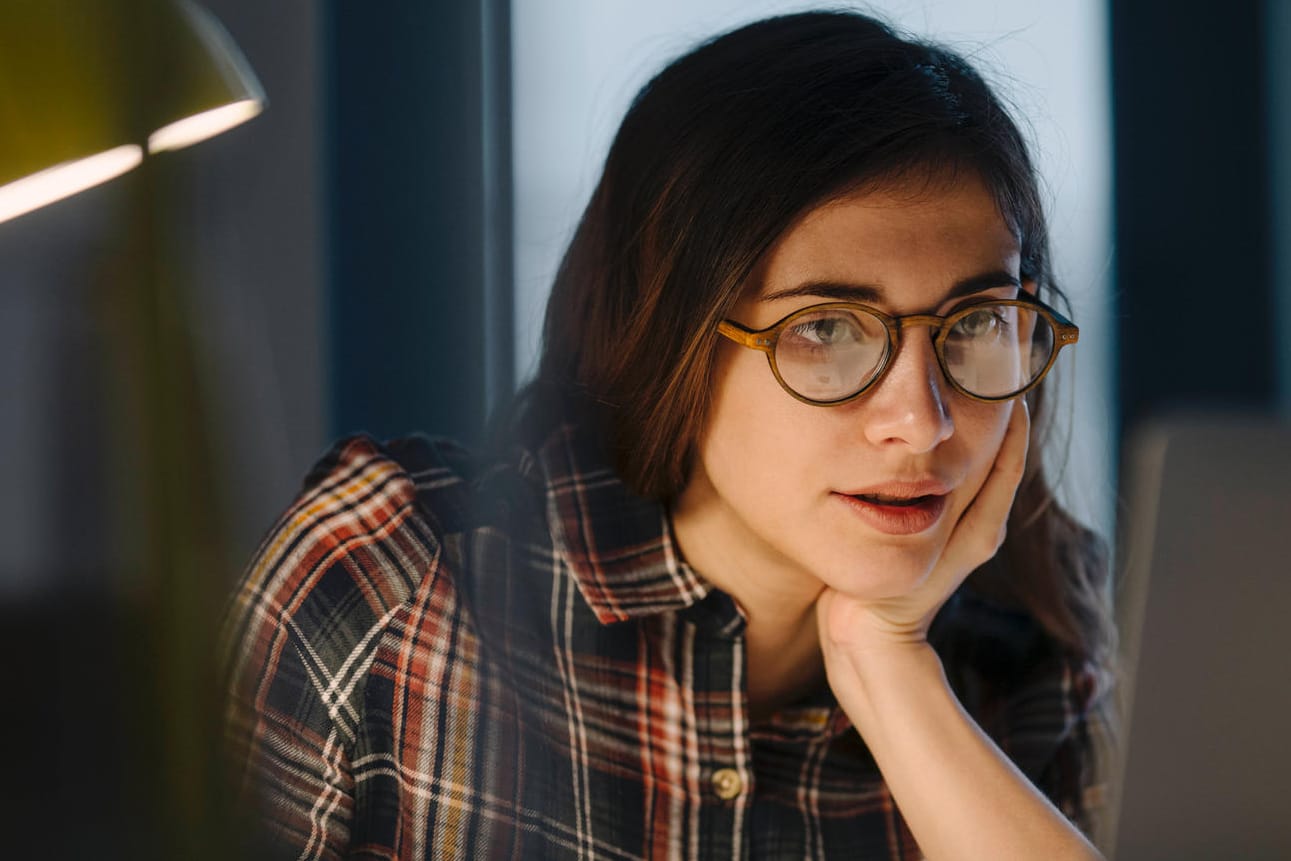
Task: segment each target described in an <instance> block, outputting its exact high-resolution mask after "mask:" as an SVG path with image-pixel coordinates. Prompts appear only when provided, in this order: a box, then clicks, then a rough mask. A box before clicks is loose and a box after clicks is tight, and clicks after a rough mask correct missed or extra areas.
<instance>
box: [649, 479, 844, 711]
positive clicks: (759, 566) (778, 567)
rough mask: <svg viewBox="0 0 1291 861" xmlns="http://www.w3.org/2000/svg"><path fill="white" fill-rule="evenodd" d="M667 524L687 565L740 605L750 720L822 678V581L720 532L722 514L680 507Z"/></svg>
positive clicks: (809, 688)
mask: <svg viewBox="0 0 1291 861" xmlns="http://www.w3.org/2000/svg"><path fill="white" fill-rule="evenodd" d="M672 529H673V535H674V538H675V539H676V542H677V545H678V549H679V550H680V551H681V554H682V556H684V557H685V559H686V561H687V563H688V564H689V565H690V566H691V567H692V568H694V569H695V571H696V572H698V573H699V574H700V575H701V576H702V577H703V578H704V579H705V580H707V581H708V582H709V583H712V584H713V585H714V586H716V587H717V588H719V589H721V590H722V591H723V592H725V593H726V594H728V595H730V596H731V598H733V599H734V600H735V602H736V603H737V604H738V605H739V606H740V609H741V610H742V611H743V613H744V617H745V620H746V624H745V629H744V641H745V654H746V667H747V671H746V689H747V694H748V702H749V709H750V713H751V717H752V718H753V719H754V720H757V719H760V718H764V717H766V716H768V715H770V714H772V713H773V712H775V711H776V710H778V709H779V708H782V707H783V706H786V705H789V704H791V703H793V702H795V701H796V700H799V699H801V698H802V697H804V696H806V695H807V694H809V693H811V692H812V691H813V690H815V689H816V688H817V687H818V686H819V685H820V684H822V683H823V681H824V677H825V673H824V659H823V657H822V655H821V651H820V641H819V639H818V635H817V630H816V599H817V598H818V597H819V596H820V592H821V589H822V588H823V586H822V584H821V583H820V581H819V580H817V579H816V578H815V577H813V576H811V575H809V574H808V573H807V572H805V571H802V570H799V569H796V568H794V567H793V566H790V565H787V564H784V562H783V561H782V560H779V559H777V558H776V556H775V554H773V553H768V552H766V550H767V548H762V547H758V546H755V545H751V544H750V543H749V542H748V541H747V540H738V539H737V540H732V535H737V534H738V533H736V532H734V531H733V530H729V529H724V528H723V523H722V518H721V514H720V512H718V513H716V514H714V513H713V511H712V509H707V510H705V509H704V508H688V507H685V506H684V505H677V506H675V507H674V510H673V511H672Z"/></svg>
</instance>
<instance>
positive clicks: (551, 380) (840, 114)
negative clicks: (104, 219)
mask: <svg viewBox="0 0 1291 861" xmlns="http://www.w3.org/2000/svg"><path fill="white" fill-rule="evenodd" d="M1056 295H1057V293H1056V288H1055V286H1054V284H1053V278H1052V275H1051V272H1050V268H1049V257H1048V248H1047V238H1046V231H1045V223H1044V218H1043V213H1042V209H1041V205H1040V201H1039V196H1038V192H1037V187H1036V178H1035V175H1034V171H1033V168H1032V166H1031V163H1030V160H1029V158H1028V156H1027V153H1026V150H1025V146H1024V144H1023V141H1022V139H1021V136H1020V135H1019V133H1018V131H1017V128H1016V127H1015V126H1014V124H1013V123H1012V121H1011V120H1010V119H1009V117H1008V116H1007V114H1006V113H1005V112H1004V110H1003V109H1002V107H1001V106H1000V104H999V102H998V101H997V100H996V99H995V97H994V96H993V95H992V94H991V93H990V91H989V90H988V88H987V87H986V86H985V85H984V84H983V82H982V81H981V79H980V78H979V77H978V76H977V75H976V74H975V73H974V72H973V71H972V70H971V69H970V68H969V67H968V66H967V65H966V64H965V63H964V61H963V60H961V59H960V58H958V57H957V56H955V55H954V54H952V53H950V52H948V51H946V50H944V49H942V48H939V47H935V46H929V45H924V44H921V43H917V42H912V41H909V40H906V39H903V38H901V37H899V36H897V35H895V34H894V33H892V32H891V31H890V30H888V29H886V28H885V27H883V26H882V25H880V24H878V23H876V22H874V21H872V20H869V19H867V18H865V17H862V16H859V15H852V14H835V13H811V14H802V15H793V16H787V17H783V18H776V19H770V20H767V21H763V22H759V23H756V24H753V25H750V26H748V27H745V28H742V29H740V30H737V31H735V32H733V33H730V34H727V35H725V36H722V37H720V38H718V39H716V40H714V41H712V42H709V43H707V44H705V45H702V46H700V47H699V48H698V49H696V50H695V51H693V52H692V53H691V54H689V55H687V56H685V57H682V58H681V59H679V60H677V61H676V62H674V63H673V64H672V65H671V66H669V67H668V68H667V69H665V70H664V71H663V72H662V73H660V75H659V76H658V77H656V78H655V79H654V80H653V81H651V82H650V84H649V85H647V87H646V88H645V89H644V90H643V91H642V93H641V94H640V95H639V96H638V97H637V100H636V101H635V103H634V104H633V106H632V108H631V110H630V111H629V113H628V115H627V117H626V118H625V120H624V122H623V125H622V128H621V129H620V131H619V134H618V136H617V138H616V140H615V142H614V145H613V147H612V149H611V152H610V154H609V157H608V159H607V162H606V165H605V170H604V173H603V175H602V178H601V181H600V184H599V185H598V187H597V189H596V191H595V193H594V194H593V197H592V200H591V202H590V204H589V206H588V208H587V211H586V213H585V214H584V217H583V219H582V222H581V223H580V225H579V228H578V231H577V234H576V235H575V237H574V239H573V242H572V244H571V246H570V249H569V251H568V253H567V255H566V257H565V260H564V263H563V265H562V267H561V270H560V272H559V274H558V276H557V279H556V283H555V286H554V289H553V292H552V297H551V300H550V304H549V307H548V316H547V324H546V330H545V339H544V352H543V357H542V362H541V367H540V370H539V374H538V377H537V379H536V380H535V382H533V383H532V384H531V385H530V386H529V387H528V389H527V390H526V391H525V392H524V393H523V394H522V396H521V397H520V398H519V399H518V400H517V402H516V404H515V408H514V409H513V410H512V411H511V412H510V413H509V414H508V417H507V418H506V419H505V420H503V421H502V422H501V426H502V427H503V428H504V432H503V433H502V435H501V436H502V439H503V440H504V443H505V444H504V445H502V446H500V447H499V449H500V451H502V452H503V453H501V454H495V455H493V456H490V457H477V456H473V455H471V454H469V453H467V452H464V451H462V450H461V449H458V448H456V447H455V446H453V445H451V444H448V443H445V442H442V441H441V442H435V441H428V440H406V441H401V442H396V443H389V444H386V445H384V446H381V445H377V444H376V443H374V442H372V441H371V440H368V439H361V438H360V439H354V440H349V441H346V442H343V443H341V444H340V445H339V446H338V447H337V448H336V449H334V450H333V452H332V453H331V454H330V455H329V456H328V457H327V458H326V459H325V460H324V461H323V462H322V463H320V464H319V466H318V467H317V469H316V470H315V472H314V473H313V474H312V475H311V476H310V478H309V479H308V481H307V486H306V489H305V491H304V493H303V494H302V496H301V497H300V498H299V499H298V500H297V502H296V503H295V505H294V506H293V507H292V509H291V510H290V511H289V512H288V513H287V514H286V515H285V516H284V518H283V519H282V520H281V521H280V522H279V524H278V525H277V527H276V528H275V529H274V531H273V532H272V533H271V534H270V536H269V537H268V538H267V539H266V541H265V543H264V545H263V546H262V548H261V550H260V553H259V556H258V558H257V560H256V562H255V564H254V565H253V566H252V568H251V570H250V572H249V574H248V576H247V578H246V580H245V582H244V583H243V585H242V587H241V589H240V590H239V593H238V595H237V599H236V602H235V607H234V613H233V614H232V616H231V620H230V623H229V626H228V638H227V639H228V643H229V646H230V654H229V661H230V665H231V667H232V687H233V690H234V691H235V697H234V702H233V707H232V711H231V714H232V719H231V724H230V725H231V736H232V739H233V741H234V743H235V747H236V749H237V750H238V751H239V753H240V755H241V757H242V759H241V761H242V762H244V763H245V764H246V771H245V776H246V781H247V784H248V785H249V786H255V787H257V788H258V792H260V793H262V794H263V795H264V796H265V798H264V801H265V803H267V805H268V807H267V809H268V810H269V811H270V815H269V824H270V828H271V830H272V832H273V833H274V836H275V837H276V838H277V839H279V840H280V841H281V842H282V843H284V844H285V845H286V846H288V847H289V848H290V854H291V855H292V857H305V858H314V857H318V858H339V857H382V858H389V857H399V858H441V857H565V856H569V857H582V858H635V857H652V858H664V857H668V858H671V857H696V858H710V857H744V856H749V857H755V858H778V857H794V858H799V857H803V856H809V857H826V856H837V857H849V858H854V857H861V858H866V857H875V858H891V857H901V858H915V857H919V856H920V854H921V853H922V854H923V855H926V856H927V857H930V858H935V859H942V858H1005V857H1017V858H1086V857H1096V855H1097V853H1096V852H1095V851H1094V850H1093V848H1092V847H1091V846H1090V845H1089V843H1088V842H1087V841H1086V840H1085V839H1084V838H1083V837H1082V836H1081V833H1080V830H1079V828H1085V829H1088V828H1090V827H1091V824H1092V814H1093V813H1094V810H1093V809H1092V805H1094V804H1095V802H1096V800H1097V795H1098V783H1097V779H1098V774H1097V768H1096V762H1095V744H1094V742H1095V741H1096V738H1097V736H1098V729H1099V726H1100V725H1101V724H1100V722H1099V719H1098V714H1099V711H1098V709H1099V706H1100V703H1101V702H1102V699H1103V697H1104V695H1105V693H1106V690H1105V687H1106V686H1105V684H1103V683H1102V681H1101V680H1102V679H1104V678H1106V662H1107V659H1108V655H1109V650H1108V642H1109V639H1110V628H1109V625H1108V622H1107V608H1106V606H1105V604H1104V602H1103V599H1102V596H1103V594H1104V585H1105V571H1104V565H1103V561H1102V556H1101V554H1100V553H1099V552H1098V545H1097V543H1096V541H1095V540H1094V539H1093V538H1092V536H1090V535H1089V534H1087V533H1086V532H1085V531H1084V530H1082V529H1080V528H1079V527H1078V526H1077V525H1076V524H1075V523H1074V522H1073V521H1072V520H1071V519H1070V518H1069V517H1068V516H1067V515H1065V514H1064V513H1063V512H1062V511H1061V509H1060V508H1059V507H1058V506H1057V505H1056V504H1055V503H1054V502H1053V500H1052V499H1051V496H1050V493H1049V490H1048V487H1047V485H1046V482H1045V479H1044V477H1043V474H1042V472H1041V468H1040V464H1041V460H1042V459H1041V458H1040V457H1039V456H1038V454H1039V452H1038V447H1039V444H1040V442H1041V439H1042V436H1041V435H1040V434H1039V432H1038V431H1037V430H1036V428H1035V427H1033V426H1032V425H1031V424H1030V421H1029V414H1032V413H1034V414H1039V413H1040V407H1041V399H1042V392H1043V387H1042V386H1040V381H1041V380H1042V379H1043V377H1044V375H1045V374H1046V372H1047V371H1048V370H1049V368H1050V367H1051V366H1052V363H1053V358H1054V356H1055V354H1056V352H1057V350H1058V348H1059V347H1060V346H1062V345H1064V344H1065V343H1070V342H1071V341H1073V340H1074V339H1075V337H1076V330H1075V327H1074V326H1072V325H1070V324H1069V323H1067V322H1066V321H1065V320H1064V319H1063V318H1062V317H1061V316H1060V315H1058V314H1057V313H1056V312H1054V311H1052V310H1051V309H1050V308H1049V306H1048V305H1046V304H1044V303H1045V302H1047V301H1051V300H1052V299H1053V297H1054V296H1056ZM1028 448H1030V456H1029V457H1028ZM997 550H998V552H997ZM1073 822H1074V823H1075V825H1073V824H1072V823H1073ZM1077 826H1079V828H1078V827H1077Z"/></svg>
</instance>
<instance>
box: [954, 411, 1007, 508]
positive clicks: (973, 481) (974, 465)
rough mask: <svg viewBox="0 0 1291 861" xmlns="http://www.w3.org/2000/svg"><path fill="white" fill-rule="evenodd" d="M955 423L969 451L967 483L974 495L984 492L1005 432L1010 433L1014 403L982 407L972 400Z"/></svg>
mask: <svg viewBox="0 0 1291 861" xmlns="http://www.w3.org/2000/svg"><path fill="white" fill-rule="evenodd" d="M969 403H970V405H971V406H970V407H969V408H968V409H966V410H963V411H962V417H959V418H957V420H956V422H955V426H956V432H957V433H959V434H961V435H962V437H961V438H962V440H963V443H964V446H965V449H966V451H967V465H968V475H967V480H966V482H965V484H966V485H967V486H969V487H971V488H972V491H973V494H974V495H976V494H977V491H978V490H980V489H981V486H982V484H983V483H984V482H985V481H986V477H987V476H988V475H989V474H990V472H991V467H992V466H993V465H994V464H995V456H996V455H997V454H999V451H1000V444H1001V443H1003V442H1004V433H1005V431H1006V430H1008V426H1009V417H1010V416H1012V415H1013V406H1014V403H1015V402H1014V401H1007V402H1005V403H1002V404H983V403H978V402H977V401H970V402H969Z"/></svg>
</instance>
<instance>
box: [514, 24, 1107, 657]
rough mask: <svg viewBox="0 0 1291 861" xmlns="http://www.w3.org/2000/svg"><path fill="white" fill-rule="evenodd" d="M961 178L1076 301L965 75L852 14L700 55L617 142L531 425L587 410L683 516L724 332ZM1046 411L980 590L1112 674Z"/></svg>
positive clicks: (647, 102)
mask: <svg viewBox="0 0 1291 861" xmlns="http://www.w3.org/2000/svg"><path fill="white" fill-rule="evenodd" d="M958 172H967V173H971V174H974V175H976V176H978V177H980V178H981V179H982V181H983V182H984V183H985V184H986V186H987V187H988V188H989V189H990V190H991V191H992V193H993V194H994V197H995V199H996V203H997V205H998V206H999V209H1000V212H1001V214H1002V215H1003V216H1004V218H1005V219H1006V221H1007V222H1008V223H1009V225H1010V227H1011V228H1012V229H1013V230H1014V231H1015V232H1016V234H1017V236H1018V238H1019V242H1020V245H1021V258H1022V262H1021V275H1022V278H1023V279H1024V280H1026V281H1032V282H1035V283H1036V285H1037V287H1038V290H1039V293H1040V295H1041V296H1042V297H1044V298H1046V299H1047V300H1049V301H1051V302H1052V301H1053V300H1054V299H1055V298H1057V299H1059V300H1060V299H1061V298H1062V297H1061V293H1060V292H1059V291H1058V288H1057V286H1056V285H1055V283H1054V279H1053V277H1052V272H1051V266H1050V256H1049V240H1048V232H1047V228H1046V222H1045V217H1044V211H1043V206H1042V201H1041V197H1040V191H1039V187H1038V183H1037V179H1036V174H1035V170H1034V168H1033V165H1032V163H1031V160H1030V157H1029V155H1028V154H1027V148H1026V145H1025V142H1024V140H1023V137H1022V135H1021V134H1020V132H1019V130H1018V128H1017V126H1016V125H1015V124H1014V122H1013V121H1012V119H1010V117H1009V114H1008V112H1007V111H1006V110H1005V109H1004V107H1003V105H1002V104H1001V103H1000V101H999V100H998V99H997V98H996V97H995V95H994V94H993V93H992V92H991V90H990V88H989V87H988V86H987V85H986V84H985V82H984V81H983V80H982V78H981V77H980V76H979V75H978V74H977V73H976V72H975V71H974V70H973V69H972V68H971V67H970V66H969V65H968V64H967V63H966V62H965V61H964V60H963V59H962V58H960V57H959V56H958V55H956V54H954V53H953V52H951V51H949V50H946V49H945V48H942V47H940V46H937V45H933V44H929V43H924V42H920V41H917V40H913V39H908V38H903V37H901V36H898V35H897V34H896V33H895V32H894V31H893V30H891V29H890V28H888V27H887V26H885V25H883V24H881V23H879V22H877V21H874V20H872V19H870V18H867V17H864V16H862V15H858V14H854V13H846V12H813V13H804V14H797V15H788V16H784V17H778V18H771V19H767V20H764V21H760V22H757V23H754V24H751V25H748V26H746V27H743V28H741V29H738V30H735V31H733V32H731V33H728V34H725V35H723V36H720V37H718V38H715V39H713V40H711V41H709V42H707V43H705V44H702V45H700V46H699V47H698V48H696V49H695V50H693V51H692V52H690V53H689V54H687V55H685V56H683V57H681V58H680V59H678V60H676V61H675V62H673V63H672V64H671V65H669V66H668V67H667V68H665V69H664V70H663V71H662V72H660V73H659V75H658V76H656V77H655V78H654V79H653V80H652V81H650V83H649V84H647V85H646V86H645V88H644V89H642V91H641V92H640V93H639V94H638V95H637V97H636V99H635V101H634V102H633V104H632V106H631V108H630V109H629V111H628V113H627V116H626V117H625V118H624V120H623V124H622V126H621V127H620V129H619V132H618V135H617V136H616V137H615V140H614V143H613V146H612V147H611V149H610V152H609V156H608V157H607V159H606V163H605V169H604V172H603V174H602V176H601V180H600V183H599V184H598V185H597V187H596V190H595V192H594V193H593V195H592V199H591V201H590V203H589V204H588V207H587V210H586V212H585V213H584V215H583V218H582V221H581V222H580V224H579V226H578V230H577V232H576V234H575V236H574V238H573V241H572V243H571V244H570V247H569V250H568V252H567V253H566V255H565V258H564V260H563V263H562V265H561V267H560V270H559V272H558V274H557V276H556V281H555V284H554V287H553V289H552V294H551V298H550V301H549V304H548V308H547V320H546V327H545V330H544V335H543V353H542V359H541V363H540V367H539V372H538V376H537V379H536V380H535V382H534V383H533V384H532V385H531V386H530V388H529V389H528V391H527V393H526V397H527V399H528V401H529V403H530V404H531V407H530V409H529V411H528V416H529V417H530V419H531V420H536V421H539V422H542V421H543V419H542V418H541V416H543V415H546V416H552V415H556V414H567V413H568V411H569V409H571V408H572V409H576V410H579V411H581V413H582V416H581V418H582V419H583V420H587V421H591V420H596V421H600V422H603V429H604V433H605V438H606V442H607V445H608V446H609V449H610V453H611V456H612V457H613V458H614V462H615V464H616V466H617V469H618V471H619V474H620V475H621V477H622V478H623V480H624V481H625V482H626V483H627V484H628V486H629V487H631V488H632V489H633V490H634V491H636V492H637V493H639V494H641V495H643V496H646V497H650V498H653V499H657V500H660V501H663V502H667V501H668V500H670V499H671V498H673V497H674V496H675V495H676V494H677V493H678V492H679V491H680V490H681V489H682V487H683V486H684V484H685V482H686V480H687V477H688V474H689V469H690V463H691V459H692V457H693V451H694V448H695V444H696V441H697V439H698V437H699V434H700V431H701V429H702V428H703V427H704V424H705V421H706V417H707V415H708V410H709V395H710V390H711V386H710V382H711V379H712V373H713V367H714V358H715V355H716V342H717V337H718V336H717V323H718V321H719V320H721V319H722V318H724V317H726V316H727V315H728V314H729V311H730V309H731V307H732V306H733V305H734V304H735V302H736V301H737V300H738V299H739V298H740V295H741V291H742V289H743V288H744V285H745V284H746V281H747V279H748V276H749V274H750V272H751V270H752V269H753V268H754V266H755V265H756V264H757V263H758V261H759V260H760V259H761V258H762V257H763V255H764V254H765V252H766V251H767V249H768V248H770V247H771V245H772V244H773V243H774V242H775V240H776V239H777V238H778V237H780V236H781V235H782V234H783V233H784V232H785V231H786V230H787V229H788V228H789V227H790V226H791V225H792V224H793V223H794V222H795V221H796V220H797V219H799V218H801V217H802V216H803V215H804V214H805V213H807V212H808V211H810V210H811V209H813V208H815V207H817V206H819V205H820V204H821V203H823V202H825V201H827V200H830V199H833V198H836V197H838V196H840V195H843V194H846V193H848V192H851V191H854V190H857V189H860V188H868V187H874V186H879V185H883V184H884V183H891V182H892V181H893V180H895V179H908V178H911V177H918V176H923V177H925V178H927V179H928V180H929V181H930V182H932V181H935V180H938V179H940V178H945V177H947V176H953V175H954V174H955V173H958ZM932 188H933V186H930V189H932ZM1044 389H1045V385H1042V386H1040V387H1039V388H1038V389H1037V390H1035V391H1033V392H1032V393H1031V394H1030V395H1028V398H1029V401H1030V405H1031V407H1032V415H1033V416H1037V421H1036V422H1035V424H1034V426H1033V430H1032V445H1033V449H1032V452H1033V453H1032V456H1031V457H1030V459H1029V460H1030V465H1029V471H1028V475H1027V476H1026V478H1025V479H1024V483H1023V486H1022V487H1021V488H1020V490H1019V493H1018V497H1017V500H1016V502H1015V504H1014V509H1013V513H1012V515H1011V518H1010V523H1009V532H1008V538H1007V540H1006V543H1005V547H1004V548H1003V549H1002V550H1001V553H1000V554H999V555H998V556H997V560H998V561H997V562H996V563H995V564H993V565H990V566H986V567H985V568H984V569H983V570H981V571H979V572H977V573H975V574H974V575H973V579H974V582H975V584H976V585H977V586H978V587H979V588H980V590H981V591H983V592H985V593H988V594H990V595H992V596H993V597H994V598H996V599H997V600H1000V601H1004V602H1006V603H1009V604H1012V605H1015V606H1017V607H1018V608H1020V609H1025V610H1026V611H1028V612H1029V613H1030V614H1031V615H1032V616H1033V617H1034V618H1035V619H1036V620H1037V621H1039V622H1040V624H1041V625H1043V626H1044V628H1045V629H1046V630H1047V631H1048V632H1049V633H1050V634H1051V635H1052V636H1053V638H1054V639H1055V640H1056V641H1057V642H1058V643H1059V644H1060V646H1061V647H1062V648H1063V649H1065V650H1066V651H1068V652H1069V653H1070V654H1071V655H1072V656H1074V657H1077V658H1078V659H1081V660H1092V661H1094V662H1095V663H1099V664H1102V663H1105V662H1107V661H1108V660H1109V657H1110V654H1111V627H1110V623H1109V621H1108V619H1109V611H1108V607H1107V604H1106V600H1105V598H1104V594H1105V583H1106V564H1105V561H1104V557H1105V554H1103V553H1101V551H1100V549H1099V548H1100V546H1101V545H1099V543H1098V542H1097V541H1095V540H1094V538H1093V536H1092V535H1091V534H1089V533H1088V532H1087V531H1085V530H1083V529H1082V528H1081V527H1080V526H1079V524H1077V523H1076V522H1075V521H1074V520H1073V519H1072V518H1071V517H1070V516H1069V515H1068V514H1067V513H1066V512H1064V511H1063V510H1062V509H1061V507H1060V506H1058V505H1057V504H1056V502H1055V501H1054V500H1053V497H1052V493H1051V492H1050V488H1049V485H1048V483H1047V481H1046V479H1045V477H1044V475H1043V470H1042V465H1041V460H1042V458H1041V457H1039V449H1040V445H1041V443H1042V442H1043V439H1044V436H1045V433H1044V427H1045V425H1046V422H1045V421H1044V420H1043V417H1044V416H1045V413H1044V410H1043V409H1042V407H1043V403H1044ZM556 402H559V404H560V407H559V409H556V410H551V409H544V408H543V405H545V406H546V407H551V405H552V404H554V403H556ZM535 417H538V418H535ZM1010 571H1025V572H1026V574H1025V576H1013V575H1010V574H1009V573H1008V572H1010Z"/></svg>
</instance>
